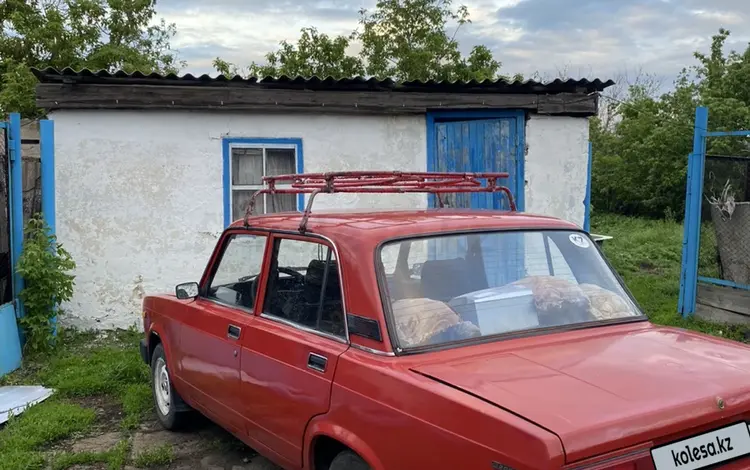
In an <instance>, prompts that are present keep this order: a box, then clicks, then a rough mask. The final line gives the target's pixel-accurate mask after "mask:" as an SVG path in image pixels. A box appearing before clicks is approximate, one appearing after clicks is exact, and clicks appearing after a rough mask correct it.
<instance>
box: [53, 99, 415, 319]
mask: <svg viewBox="0 0 750 470" xmlns="http://www.w3.org/2000/svg"><path fill="white" fill-rule="evenodd" d="M50 118H51V119H54V121H55V152H56V156H55V164H56V168H55V178H56V200H57V235H58V238H59V240H60V242H62V243H63V244H64V246H65V247H66V248H67V249H68V250H69V251H70V252H71V254H72V256H73V258H74V259H75V261H76V263H77V265H78V267H77V269H76V272H75V274H76V287H75V290H74V296H73V298H72V299H71V301H70V302H68V303H67V304H66V305H63V309H64V310H65V314H64V315H63V316H62V317H61V321H62V322H63V323H67V324H70V325H74V326H77V327H83V328H97V329H106V328H117V327H128V326H130V325H133V324H135V325H137V326H138V327H140V321H141V316H140V311H141V310H140V309H141V299H142V298H143V296H144V295H146V294H152V293H159V292H173V291H174V285H175V284H177V283H179V282H184V281H197V280H199V278H200V276H201V274H202V272H203V268H204V266H205V264H206V261H207V260H208V258H209V256H210V254H211V250H212V249H213V247H214V245H215V243H216V240H217V238H218V236H219V234H220V233H221V231H222V229H223V228H224V226H223V196H222V191H223V187H222V145H221V138H222V137H223V136H231V137H261V138H262V137H265V138H271V137H295V138H301V139H302V141H303V144H302V145H303V154H304V164H305V168H304V169H305V171H307V172H314V171H315V172H317V171H328V170H359V169H374V170H377V169H383V170H410V171H426V161H427V156H426V149H425V120H424V117H422V116H413V117H383V116H372V117H370V116H367V117H365V116H311V115H281V114H273V115H247V114H233V115H228V114H226V113H221V114H213V113H197V112H196V113H190V112H166V111H164V112H162V111H160V112H144V111H138V112H130V111H70V110H64V111H57V112H53V113H51V116H50ZM425 201H426V199H425V198H424V197H423V196H421V195H384V196H377V195H366V196H362V197H356V195H321V196H319V197H317V198H316V202H315V207H317V208H323V207H326V206H329V207H330V206H338V207H356V206H359V207H380V208H393V207H394V206H395V207H404V208H410V207H415V206H416V207H424V205H425Z"/></svg>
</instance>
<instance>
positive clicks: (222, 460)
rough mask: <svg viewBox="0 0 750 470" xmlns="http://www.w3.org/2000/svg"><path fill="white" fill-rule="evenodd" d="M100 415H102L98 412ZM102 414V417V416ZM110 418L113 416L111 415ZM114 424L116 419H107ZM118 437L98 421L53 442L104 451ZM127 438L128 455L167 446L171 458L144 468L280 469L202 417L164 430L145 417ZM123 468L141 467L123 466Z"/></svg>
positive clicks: (103, 469)
mask: <svg viewBox="0 0 750 470" xmlns="http://www.w3.org/2000/svg"><path fill="white" fill-rule="evenodd" d="M109 411H110V410H107V409H105V408H104V407H100V408H98V409H97V414H98V415H100V416H99V418H100V419H99V420H98V421H99V423H106V422H107V421H109V420H108V419H107V418H108V417H107V416H106V415H107V414H108V412H109ZM102 415H104V416H102ZM102 418H103V419H102ZM113 418H114V417H113ZM111 421H112V423H113V424H114V423H115V422H116V419H112V420H111ZM121 439H122V433H121V432H120V431H119V430H118V428H117V427H116V426H114V427H108V426H106V425H101V424H100V425H99V426H98V427H97V429H96V430H94V432H93V433H88V435H87V437H85V438H81V439H70V440H68V441H67V442H63V443H61V444H60V445H58V446H56V448H57V450H65V451H69V452H75V453H83V452H92V453H96V452H106V451H107V450H109V449H111V448H113V447H114V446H115V445H117V443H118V442H119V441H120V440H121ZM129 439H130V457H131V458H130V459H129V460H131V461H132V460H135V459H136V457H137V456H138V455H140V454H144V453H149V452H154V450H155V449H159V448H163V447H169V448H171V452H172V462H171V463H169V464H164V465H148V466H147V467H145V468H151V469H161V470H193V469H195V470H199V469H200V470H280V468H279V467H277V466H276V465H274V464H272V463H271V462H269V461H268V460H267V459H265V458H264V457H261V456H260V455H258V453H257V452H255V451H253V450H252V449H251V448H249V447H247V446H246V445H244V444H243V443H242V442H240V441H239V440H237V439H236V438H235V437H233V436H232V435H231V434H229V433H228V432H226V431H224V430H223V429H221V428H220V427H219V426H217V425H215V424H213V423H212V422H210V421H209V420H207V419H206V418H203V417H201V416H197V417H196V418H195V420H194V422H193V423H192V425H191V426H190V427H189V428H188V429H186V430H185V431H181V432H172V431H167V430H165V429H164V428H162V427H161V426H160V425H159V423H158V422H156V421H155V420H153V419H149V420H146V421H145V422H144V423H142V424H141V425H140V427H139V429H138V430H136V431H135V432H133V433H132V434H131V436H130V437H129ZM70 468H71V469H76V470H107V466H106V465H105V464H93V465H75V466H72V467H70ZM124 468H125V469H126V470H136V469H141V468H144V467H142V466H139V467H134V466H127V465H126V466H125V467H124Z"/></svg>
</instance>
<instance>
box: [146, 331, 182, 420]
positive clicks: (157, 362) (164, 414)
mask: <svg viewBox="0 0 750 470" xmlns="http://www.w3.org/2000/svg"><path fill="white" fill-rule="evenodd" d="M151 392H152V395H153V397H154V409H155V411H156V418H157V419H158V420H159V423H161V425H162V426H163V427H164V428H166V429H169V430H177V429H180V428H182V427H183V426H184V425H185V423H186V422H187V418H188V416H187V415H188V411H186V409H189V407H188V406H187V404H186V403H185V402H184V401H183V400H182V397H180V394H179V393H177V390H175V389H174V386H173V385H172V379H171V376H170V375H169V368H168V367H167V357H166V355H165V354H164V347H163V346H162V345H161V343H159V344H157V345H156V347H155V348H154V353H153V354H152V355H151Z"/></svg>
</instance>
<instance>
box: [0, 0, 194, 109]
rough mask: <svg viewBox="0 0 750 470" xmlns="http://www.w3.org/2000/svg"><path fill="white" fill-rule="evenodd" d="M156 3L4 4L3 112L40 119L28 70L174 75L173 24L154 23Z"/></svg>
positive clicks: (53, 0) (27, 0)
mask: <svg viewBox="0 0 750 470" xmlns="http://www.w3.org/2000/svg"><path fill="white" fill-rule="evenodd" d="M155 6H156V1H155V0H128V1H123V0H115V1H113V0H5V1H4V2H0V22H2V30H0V113H7V112H14V111H15V112H21V113H23V114H24V115H25V116H26V117H35V116H39V115H41V110H39V109H37V107H36V105H35V102H34V101H35V98H34V85H35V83H36V80H35V78H34V76H33V75H32V74H31V72H30V71H29V68H30V67H37V68H44V67H56V68H60V69H62V68H65V67H72V68H74V69H82V68H89V69H92V70H109V71H114V70H120V69H122V70H125V71H129V72H132V71H135V70H139V71H141V72H144V73H148V72H151V71H158V72H170V71H176V70H178V69H179V68H181V67H184V65H185V64H184V62H181V61H179V60H178V59H177V57H176V55H175V52H174V51H173V50H171V49H170V46H169V42H170V40H171V39H172V37H173V36H174V34H175V27H174V25H173V24H167V23H165V22H164V21H163V20H162V21H161V22H160V23H156V24H154V22H153V19H154V16H155V14H156V11H155Z"/></svg>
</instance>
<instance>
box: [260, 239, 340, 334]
mask: <svg viewBox="0 0 750 470" xmlns="http://www.w3.org/2000/svg"><path fill="white" fill-rule="evenodd" d="M278 243H279V246H278V254H277V256H276V263H275V269H272V271H271V273H270V276H269V280H268V291H267V295H266V300H265V305H264V309H263V311H264V312H266V313H270V314H271V315H274V316H277V317H280V318H284V319H286V320H289V321H293V322H295V323H298V324H300V325H303V326H306V327H309V328H313V329H316V330H318V331H322V332H326V333H330V334H334V335H337V336H344V310H343V301H342V300H343V299H342V296H341V285H340V282H339V275H338V263H337V262H336V256H335V255H334V253H333V251H332V250H330V249H329V248H328V247H327V246H324V245H321V244H319V243H315V242H307V241H300V240H280V241H279V242H278ZM324 286H325V287H324ZM324 289H325V290H324Z"/></svg>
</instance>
